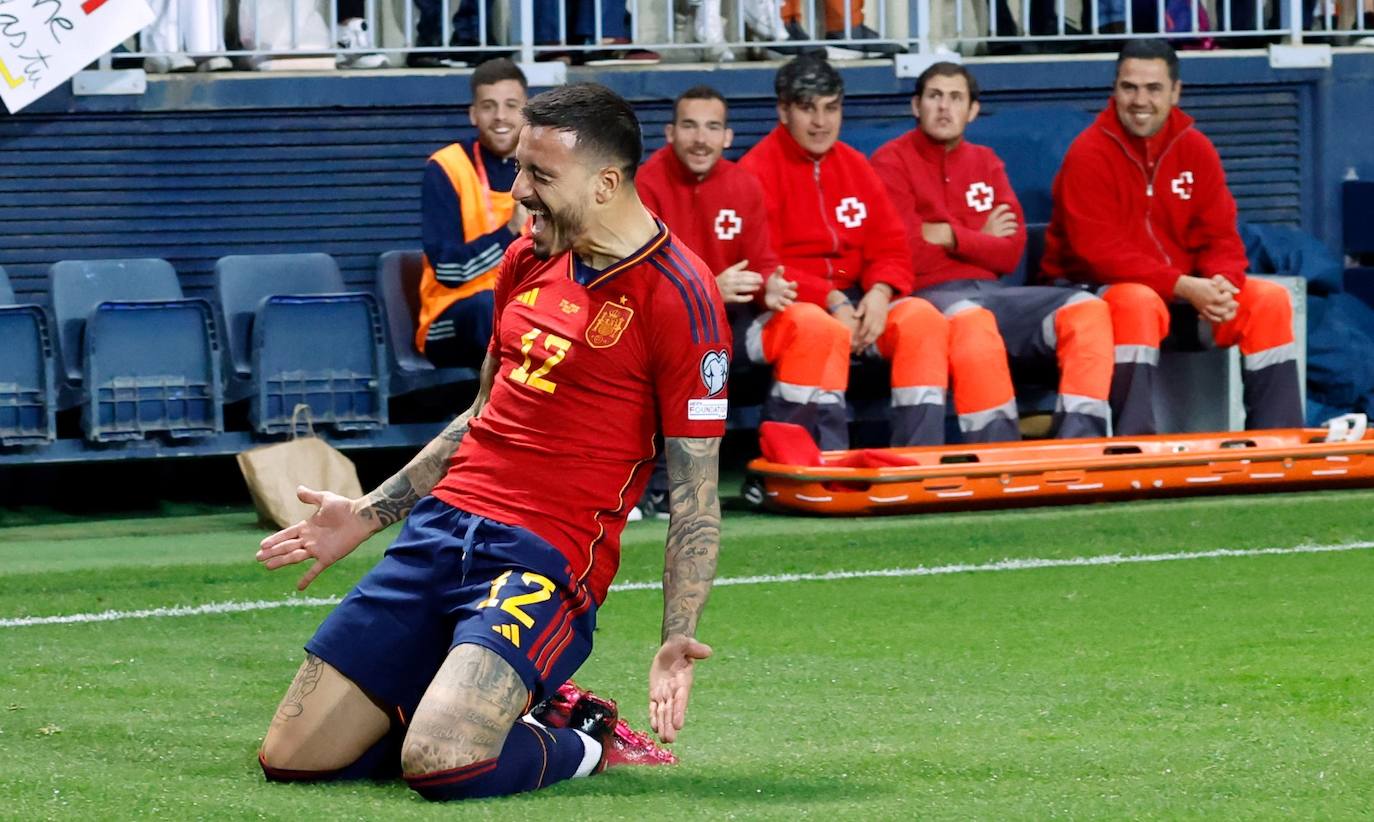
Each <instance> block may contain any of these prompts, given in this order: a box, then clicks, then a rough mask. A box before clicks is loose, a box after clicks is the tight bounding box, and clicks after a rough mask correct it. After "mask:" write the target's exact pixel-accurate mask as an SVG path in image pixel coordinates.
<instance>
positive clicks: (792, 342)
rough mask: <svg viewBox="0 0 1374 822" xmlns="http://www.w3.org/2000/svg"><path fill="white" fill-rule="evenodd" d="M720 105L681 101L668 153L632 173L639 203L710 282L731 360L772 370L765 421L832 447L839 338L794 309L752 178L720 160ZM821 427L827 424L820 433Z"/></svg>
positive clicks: (710, 92)
mask: <svg viewBox="0 0 1374 822" xmlns="http://www.w3.org/2000/svg"><path fill="white" fill-rule="evenodd" d="M728 116H729V110H728V107H727V104H726V102H725V97H724V96H723V95H721V93H720V92H719V91H717V90H715V89H713V88H710V87H708V86H696V87H695V88H691V89H688V90H687V91H685V92H683V93H682V94H681V95H680V96H679V97H678V98H677V101H676V102H675V103H674V104H673V121H672V122H671V123H669V124H668V126H667V127H666V128H665V130H664V131H665V135H666V137H667V139H668V145H666V146H664V147H663V148H661V149H659V150H658V151H657V152H655V153H654V154H653V156H651V157H650V158H649V159H648V161H646V162H645V163H644V165H643V166H642V167H641V168H640V170H639V174H638V175H637V176H636V178H635V180H636V182H635V185H636V187H637V188H638V189H639V196H640V199H642V200H643V201H644V204H645V205H646V206H647V207H648V208H649V210H650V211H653V212H654V213H655V214H657V215H658V216H659V217H660V218H661V219H662V220H663V221H664V222H665V223H666V224H667V225H668V228H669V229H670V230H671V231H672V232H673V233H674V234H676V235H677V236H678V237H679V238H680V239H681V240H683V242H685V243H686V244H687V246H688V247H689V248H691V249H692V250H693V251H695V252H696V253H697V254H698V255H700V257H701V259H702V261H704V262H705V263H706V264H707V265H708V266H709V267H710V269H711V270H712V271H714V272H715V273H716V286H717V287H718V288H719V289H720V293H721V296H722V297H723V298H724V299H725V303H726V311H727V312H728V313H729V315H730V325H731V327H732V328H733V329H734V338H735V356H736V359H743V358H749V359H752V360H753V361H754V362H756V363H759V364H763V363H769V364H772V366H773V376H774V380H775V382H774V384H773V387H772V390H771V392H770V394H769V398H768V400H767V401H766V402H765V404H764V416H765V418H767V419H772V420H779V421H782V422H792V423H796V424H799V425H802V426H803V427H805V428H806V429H807V430H808V431H809V432H810V433H811V436H812V437H813V438H815V439H816V440H817V441H822V442H825V443H827V444H828V445H833V444H835V443H836V442H837V440H836V439H835V438H834V430H832V429H835V430H838V429H843V427H844V426H843V421H842V419H841V418H840V416H839V414H835V413H830V414H826V413H825V412H823V411H822V410H821V406H823V405H826V404H829V405H830V406H832V412H833V411H838V412H839V413H840V414H842V413H843V410H844V406H843V404H842V399H843V396H844V390H845V388H846V386H847V384H848V380H849V329H848V327H846V326H845V325H844V324H843V323H841V322H840V321H839V320H837V319H835V318H834V317H832V316H830V315H829V314H827V313H826V311H825V309H823V308H821V307H820V306H819V305H816V304H815V303H809V302H795V299H796V296H797V284H796V283H794V282H791V281H789V280H787V279H786V278H785V277H784V276H783V273H784V272H783V268H782V266H781V265H780V263H779V259H778V255H777V252H776V251H775V250H774V247H773V243H772V240H771V238H770V237H769V227H768V209H767V207H766V205H765V203H764V199H765V198H764V193H763V188H762V186H760V185H759V182H758V180H756V179H755V178H754V175H752V174H750V173H749V172H747V171H745V170H744V169H742V168H740V167H739V166H737V165H735V164H734V163H732V162H731V161H729V160H726V159H725V158H724V152H725V149H727V148H729V147H730V143H731V141H732V140H733V139H734V133H733V132H732V131H731V130H730V127H729V124H728V119H727V118H728ZM822 418H825V419H831V418H833V419H831V424H830V425H829V427H828V428H822V427H820V424H821V422H822Z"/></svg>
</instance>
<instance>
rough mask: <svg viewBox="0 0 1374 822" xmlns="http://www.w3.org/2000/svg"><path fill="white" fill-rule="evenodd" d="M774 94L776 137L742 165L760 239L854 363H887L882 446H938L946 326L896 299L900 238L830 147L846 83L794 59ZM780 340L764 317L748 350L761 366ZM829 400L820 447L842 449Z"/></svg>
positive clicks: (858, 161)
mask: <svg viewBox="0 0 1374 822" xmlns="http://www.w3.org/2000/svg"><path fill="white" fill-rule="evenodd" d="M774 88H775V89H776V91H777V95H778V126H777V127H776V128H774V129H773V131H772V132H771V133H769V134H768V136H766V137H764V138H763V139H762V140H760V141H759V143H758V144H757V145H755V146H754V147H753V148H752V149H750V151H749V153H748V154H746V155H744V158H743V159H741V160H740V165H741V166H743V167H745V168H746V169H748V170H749V171H751V172H753V174H754V176H755V177H757V178H758V179H759V181H760V182H761V183H762V184H763V187H764V192H765V194H766V196H767V202H768V227H769V229H770V231H771V232H772V234H773V241H774V243H775V244H776V245H777V247H778V252H779V254H780V256H781V257H782V265H783V268H784V270H785V271H786V276H787V278H788V279H789V280H792V281H794V282H796V284H797V300H798V302H805V303H809V304H813V305H817V306H822V307H824V308H825V310H827V311H829V312H830V314H831V315H832V316H834V317H835V318H836V319H837V320H839V321H840V322H841V323H843V324H844V326H845V327H846V329H847V330H848V331H849V332H850V348H851V350H852V351H853V352H855V353H867V352H870V351H876V352H877V353H878V354H879V355H881V356H882V357H883V358H885V359H887V360H890V361H891V363H892V417H891V419H892V444H893V445H933V444H939V443H941V442H943V441H944V416H945V387H946V383H947V382H948V371H947V369H946V362H947V360H948V356H949V324H948V322H946V320H945V318H944V317H943V316H942V315H941V314H940V312H939V311H937V310H936V309H935V307H934V306H932V305H931V304H930V303H928V302H926V301H925V300H920V299H915V298H911V297H908V296H906V295H908V294H909V293H910V291H911V259H910V256H909V253H908V250H907V241H906V230H905V228H904V227H903V226H902V221H901V219H900V218H899V217H898V216H897V214H896V212H895V211H894V210H893V208H892V204H891V202H890V200H889V199H888V195H887V191H886V189H884V187H883V184H882V182H881V181H880V180H879V179H878V175H877V174H875V173H874V171H873V168H872V167H871V166H870V165H869V164H868V160H867V159H866V158H865V157H864V156H863V155H862V154H860V153H859V152H858V151H855V150H854V149H853V148H851V147H849V146H847V145H845V144H844V143H842V142H840V140H839V136H840V122H841V120H842V116H843V115H842V106H843V96H844V81H843V80H842V79H841V78H840V75H839V72H837V71H835V69H834V68H833V67H831V66H830V64H829V63H827V62H826V61H825V59H824V58H823V57H821V56H819V55H815V54H804V55H802V56H800V57H797V58H795V59H793V60H791V61H789V62H788V63H786V64H785V65H784V66H783V67H782V68H781V69H779V70H778V74H777V77H776V79H775V80H774ZM784 332H785V328H783V327H780V325H779V323H778V321H777V319H775V317H773V316H769V315H763V316H761V317H760V318H759V321H758V322H756V323H755V324H754V326H753V327H751V329H750V333H749V335H748V338H747V343H748V344H749V345H750V346H751V349H752V350H755V351H758V352H759V353H760V354H761V355H762V356H763V357H764V358H769V357H770V355H771V353H772V352H773V351H775V350H776V347H777V346H778V345H779V343H780V341H781V340H782V339H783V335H784ZM770 361H771V360H770ZM775 387H776V386H775ZM776 399H778V400H780V401H783V402H796V401H798V400H802V399H804V397H801V396H798V397H789V396H785V395H782V396H779V397H777V398H776ZM828 399H829V398H828ZM833 399H834V400H836V401H834V402H825V403H822V404H819V405H818V406H817V410H819V411H820V412H822V414H823V416H822V419H821V425H820V427H821V428H822V429H823V430H824V431H825V432H827V435H826V437H823V438H822V440H821V445H822V447H843V444H844V443H846V442H847V434H846V429H845V423H844V413H845V409H844V404H843V395H842V394H841V395H838V396H835V397H833Z"/></svg>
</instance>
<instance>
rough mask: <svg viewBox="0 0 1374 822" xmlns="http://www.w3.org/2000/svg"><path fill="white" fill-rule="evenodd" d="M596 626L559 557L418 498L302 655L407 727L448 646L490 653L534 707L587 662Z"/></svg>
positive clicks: (503, 529) (534, 540)
mask: <svg viewBox="0 0 1374 822" xmlns="http://www.w3.org/2000/svg"><path fill="white" fill-rule="evenodd" d="M595 627H596V603H595V602H594V601H593V600H592V597H591V595H590V594H588V593H587V591H586V589H585V588H584V587H583V586H581V585H578V584H576V583H574V582H573V580H572V579H571V572H570V569H569V567H568V561H567V560H566V559H565V558H564V557H563V555H562V554H560V553H559V552H558V549H556V548H554V547H553V546H552V545H550V544H549V543H547V542H545V541H544V540H543V539H541V538H540V537H537V536H535V535H534V534H532V533H530V532H529V531H527V530H525V529H524V528H517V527H515V526H512V525H504V524H502V523H499V522H494V521H492V520H489V519H486V518H484V517H479V516H476V515H474V514H469V513H467V512H466V511H461V510H459V509H457V508H454V507H452V506H451V505H448V504H446V503H444V502H441V501H439V500H437V499H435V498H434V497H426V498H425V499H423V500H421V501H420V502H419V503H418V504H417V505H416V506H415V508H414V509H413V510H412V511H411V513H410V516H409V517H407V518H406V520H405V526H404V527H403V528H402V530H401V534H400V536H399V537H397V538H396V541H395V542H394V543H392V545H391V547H390V548H388V549H387V551H386V554H385V555H384V556H383V557H382V561H381V562H379V563H377V565H376V567H374V568H373V569H372V570H371V571H369V572H368V573H367V575H366V576H364V577H363V578H362V580H361V581H360V582H359V583H358V585H357V587H355V588H354V589H353V590H352V591H351V592H349V594H348V596H346V597H344V600H343V602H340V603H339V605H338V607H337V608H335V609H334V610H333V611H332V612H331V613H330V614H329V616H328V617H326V618H325V620H324V623H323V624H321V625H320V627H319V630H318V631H316V632H315V636H314V637H313V638H311V640H310V641H309V642H308V643H306V646H305V650H307V651H309V652H310V653H312V654H314V655H316V656H318V657H319V658H320V659H323V660H324V661H325V662H328V663H329V664H330V665H332V666H334V667H335V668H337V669H338V670H339V672H340V673H342V674H343V675H344V676H346V677H348V678H349V679H351V680H352V681H353V682H354V683H356V684H357V685H358V687H360V688H362V689H363V690H364V691H366V692H367V693H368V694H369V695H370V696H372V698H374V699H377V700H379V701H381V702H382V703H384V704H385V705H387V706H388V707H391V708H398V709H400V711H401V715H402V719H403V720H404V721H407V722H408V721H409V719H410V717H412V716H414V715H415V706H417V705H418V704H419V703H420V697H422V696H424V693H425V689H426V688H428V687H429V683H430V680H432V679H433V678H434V675H435V674H436V673H438V671H439V666H440V665H442V664H443V662H444V658H445V657H447V656H448V652H449V649H451V648H452V647H454V646H455V645H461V644H463V643H470V644H473V645H481V646H482V647H484V648H489V649H491V650H492V651H495V652H496V653H497V654H499V655H500V656H501V658H502V659H504V660H506V662H508V663H510V666H511V667H512V668H514V669H515V671H516V673H517V674H519V675H520V679H521V680H522V681H523V682H524V683H525V688H526V689H527V690H529V692H530V694H531V700H532V701H531V704H533V703H535V702H538V701H539V700H541V699H543V698H544V697H546V696H548V695H549V694H552V693H553V692H554V691H556V690H557V689H558V686H559V685H562V684H563V683H564V682H565V681H567V679H568V678H569V677H571V676H572V675H573V672H574V671H576V670H577V668H578V667H579V666H580V665H581V664H582V662H583V661H584V660H585V659H586V658H587V656H588V655H589V654H590V653H591V651H592V631H593V629H594V628H595Z"/></svg>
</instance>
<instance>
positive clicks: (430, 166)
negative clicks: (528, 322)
mask: <svg viewBox="0 0 1374 822" xmlns="http://www.w3.org/2000/svg"><path fill="white" fill-rule="evenodd" d="M470 82H471V84H472V105H471V106H470V107H469V108H468V117H469V118H470V119H471V120H472V124H473V125H474V126H476V128H477V139H476V140H474V141H473V142H472V144H471V145H470V146H465V145H463V144H462V143H453V144H452V145H449V146H446V147H444V148H441V149H439V150H438V151H436V152H435V153H434V154H433V155H432V156H431V157H430V158H429V162H428V163H426V164H425V177H424V182H423V183H422V186H421V189H420V218H421V231H420V235H421V239H422V241H423V244H424V249H425V262H424V266H425V267H424V272H423V273H422V274H421V276H420V319H419V328H417V329H416V331H415V347H416V348H417V349H418V350H419V351H420V353H422V354H424V355H425V357H426V358H428V359H429V361H430V362H432V363H434V364H435V365H437V366H439V367H441V368H444V367H469V368H476V367H477V366H479V365H481V364H482V358H483V357H485V356H486V351H487V342H488V341H489V340H490V339H491V327H492V316H493V314H494V307H493V304H492V288H493V287H494V286H495V283H496V268H497V266H499V265H500V264H501V257H502V255H504V254H505V253H506V248H507V246H509V245H510V244H511V243H513V242H515V240H516V238H518V237H519V236H520V232H521V230H522V228H523V227H524V225H525V219H526V216H527V215H526V213H525V208H524V206H521V205H520V204H519V203H517V202H515V200H514V199H512V198H511V196H510V189H511V186H512V185H513V184H514V183H515V172H516V171H517V168H516V164H515V144H516V141H517V140H518V139H519V137H520V126H521V125H523V124H524V122H525V118H524V115H523V114H521V110H522V109H524V107H525V101H526V98H527V96H528V95H527V93H526V83H525V74H524V72H522V71H520V67H519V66H517V65H515V64H514V63H512V62H511V61H510V60H507V59H505V58H501V59H497V60H489V61H487V62H485V63H483V64H482V65H480V66H478V67H477V70H476V71H474V72H473V73H472V78H471V80H470Z"/></svg>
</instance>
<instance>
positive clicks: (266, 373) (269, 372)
mask: <svg viewBox="0 0 1374 822" xmlns="http://www.w3.org/2000/svg"><path fill="white" fill-rule="evenodd" d="M215 292H216V294H217V296H218V298H219V304H220V307H221V308H222V309H223V311H224V318H225V329H226V336H227V340H228V344H227V348H228V350H229V358H230V362H231V368H232V375H231V377H230V379H229V382H228V386H227V389H226V395H227V397H228V398H229V399H230V400H239V399H243V398H244V397H248V398H249V420H250V421H251V423H252V425H253V427H254V429H256V430H257V431H260V432H262V433H280V432H284V431H288V430H290V428H291V413H292V410H293V409H294V408H295V406H296V405H297V404H298V403H305V404H307V405H308V406H309V407H310V413H311V417H312V419H313V420H314V421H315V422H316V423H319V424H323V425H328V426H332V427H334V428H335V429H338V430H360V429H371V428H381V427H383V426H385V425H386V424H387V406H386V401H387V364H386V337H385V331H384V329H383V327H382V320H381V312H380V310H379V309H378V307H377V300H376V298H375V297H373V296H372V295H371V294H367V293H363V292H346V291H345V285H344V282H343V277H342V276H341V275H340V274H339V267H338V265H337V264H336V263H335V262H334V259H333V258H332V257H330V256H329V255H328V254H253V255H234V256H229V257H222V258H220V260H219V261H217V262H216V263H215Z"/></svg>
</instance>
